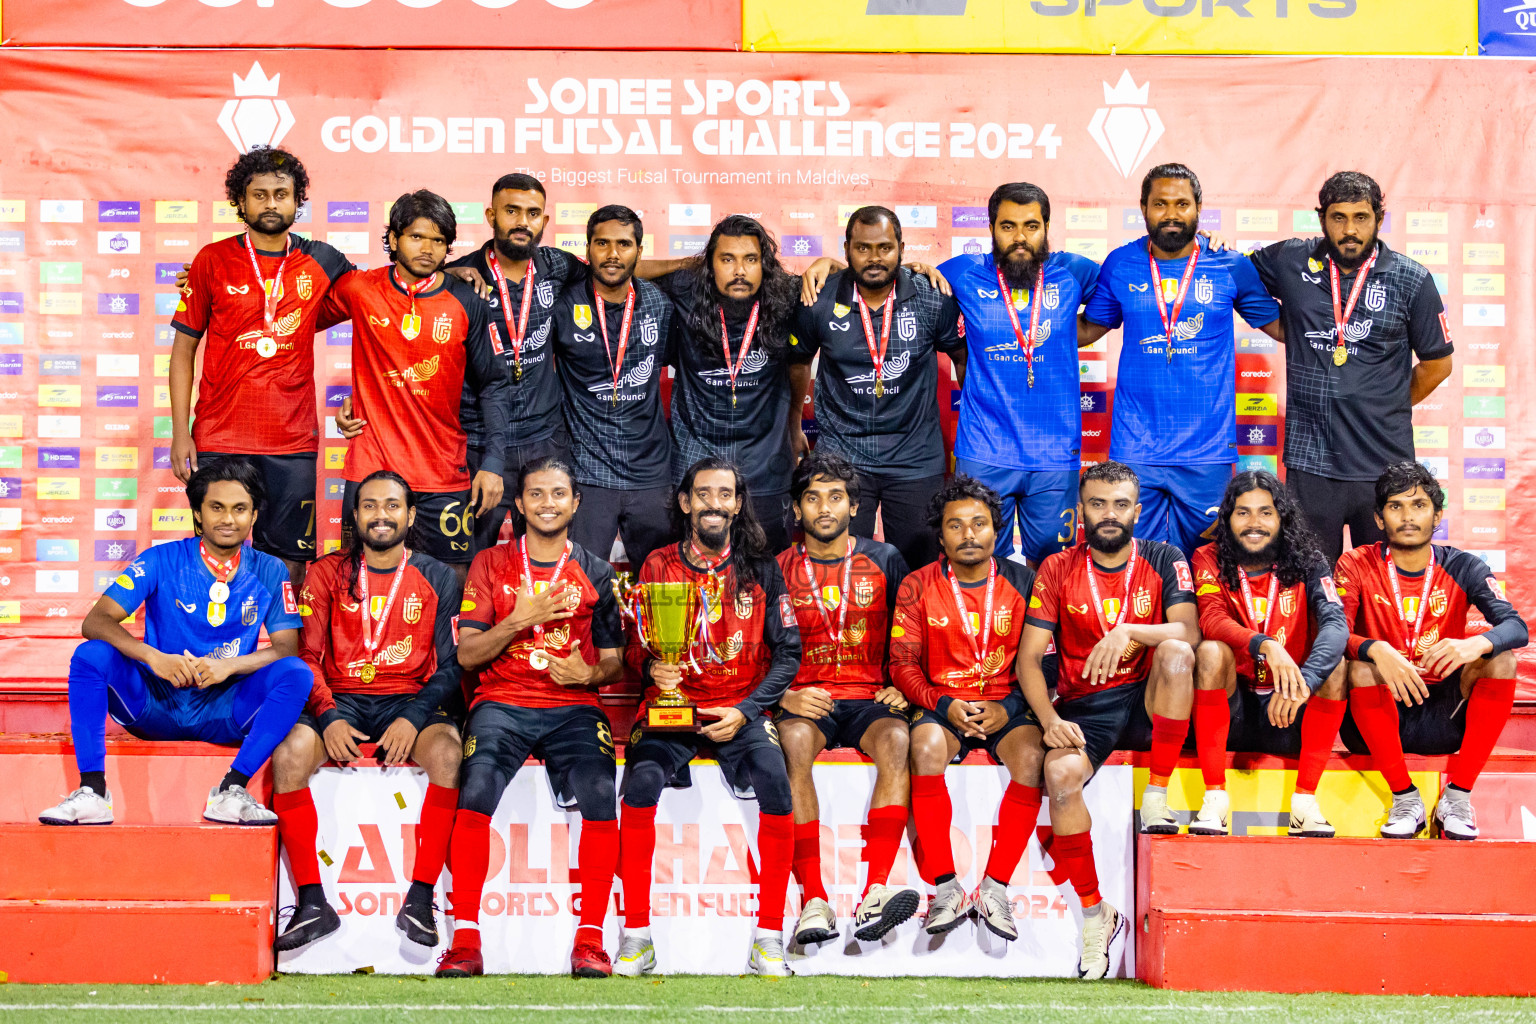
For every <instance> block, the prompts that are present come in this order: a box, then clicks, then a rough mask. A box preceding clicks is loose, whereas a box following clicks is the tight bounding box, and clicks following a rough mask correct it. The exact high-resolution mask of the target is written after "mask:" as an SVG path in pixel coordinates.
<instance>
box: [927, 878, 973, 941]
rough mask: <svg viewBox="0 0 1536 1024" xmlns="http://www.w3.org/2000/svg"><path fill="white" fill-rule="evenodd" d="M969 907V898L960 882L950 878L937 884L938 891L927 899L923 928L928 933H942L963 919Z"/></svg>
mask: <svg viewBox="0 0 1536 1024" xmlns="http://www.w3.org/2000/svg"><path fill="white" fill-rule="evenodd" d="M970 909H971V899H970V897H969V896H968V895H966V892H965V890H964V889H963V888H961V886H960V882H959V881H958V880H956V879H953V878H951V879H950V880H949V881H947V882H943V883H941V884H940V885H939V891H938V892H936V893H934V896H933V899H931V900H929V901H928V914H927V916H926V917H924V918H923V930H924V931H926V932H927V933H928V934H929V935H943V934H944V933H945V932H947V931H950V930H951V929H953V928H954V927H955V926H957V925H958V924H959V923H960V922H961V921H962V920H964V919H965V915H966V913H967V912H968V911H969V910H970Z"/></svg>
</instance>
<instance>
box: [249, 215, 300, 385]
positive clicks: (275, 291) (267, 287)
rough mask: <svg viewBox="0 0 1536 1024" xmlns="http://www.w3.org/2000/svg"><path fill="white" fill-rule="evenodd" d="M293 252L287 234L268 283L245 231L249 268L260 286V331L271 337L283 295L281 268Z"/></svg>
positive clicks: (263, 353) (291, 243)
mask: <svg viewBox="0 0 1536 1024" xmlns="http://www.w3.org/2000/svg"><path fill="white" fill-rule="evenodd" d="M292 252H293V236H292V235H288V236H287V237H286V238H285V239H284V240H283V258H282V261H281V262H280V263H278V265H277V276H276V277H274V278H273V279H272V282H271V283H270V284H268V283H267V282H266V281H265V280H263V279H262V276H261V265H260V264H258V263H257V262H256V246H255V245H253V244H252V243H251V236H250V234H249V232H247V234H246V236H245V255H246V256H248V257H249V258H250V261H251V270H252V271H254V272H255V274H256V283H257V284H258V285H259V286H260V287H261V322H262V333H263V335H264V336H265V337H267V338H271V337H272V336H273V335H274V334H275V333H276V326H275V325H276V323H277V304H278V302H279V301H281V300H282V297H283V268H284V267H286V266H287V265H288V255H289V254H290V253H292ZM276 351H277V349H275V348H272V349H270V351H263V352H262V353H261V354H262V355H270V354H271V353H272V352H276Z"/></svg>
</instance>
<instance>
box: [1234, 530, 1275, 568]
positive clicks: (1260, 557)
mask: <svg viewBox="0 0 1536 1024" xmlns="http://www.w3.org/2000/svg"><path fill="white" fill-rule="evenodd" d="M1237 549H1238V551H1239V552H1240V553H1241V556H1242V560H1243V565H1244V566H1250V565H1258V566H1264V565H1274V564H1275V563H1276V562H1278V561H1279V560H1280V535H1279V534H1275V535H1274V536H1272V537H1270V538H1269V541H1268V542H1267V543H1266V544H1265V545H1264V546H1263V547H1262V548H1259V550H1257V551H1249V550H1248V548H1247V546H1245V545H1244V544H1243V542H1242V541H1241V540H1240V539H1239V540H1238V544H1237Z"/></svg>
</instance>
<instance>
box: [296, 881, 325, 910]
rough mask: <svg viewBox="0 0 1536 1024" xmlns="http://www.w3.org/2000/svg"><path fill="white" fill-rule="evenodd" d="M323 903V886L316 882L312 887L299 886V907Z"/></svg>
mask: <svg viewBox="0 0 1536 1024" xmlns="http://www.w3.org/2000/svg"><path fill="white" fill-rule="evenodd" d="M324 902H325V886H323V885H321V884H319V883H318V882H316V883H315V884H313V885H301V886H299V906H301V907H312V906H315V905H316V904H318V903H324Z"/></svg>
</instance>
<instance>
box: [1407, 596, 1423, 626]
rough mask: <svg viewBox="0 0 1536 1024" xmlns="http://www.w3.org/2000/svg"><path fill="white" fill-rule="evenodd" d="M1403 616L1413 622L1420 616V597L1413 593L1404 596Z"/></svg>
mask: <svg viewBox="0 0 1536 1024" xmlns="http://www.w3.org/2000/svg"><path fill="white" fill-rule="evenodd" d="M1403 617H1404V618H1406V619H1407V620H1408V621H1410V622H1412V621H1413V620H1414V619H1417V618H1418V617H1419V599H1418V598H1417V597H1413V596H1412V595H1410V596H1408V597H1405V598H1403Z"/></svg>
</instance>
